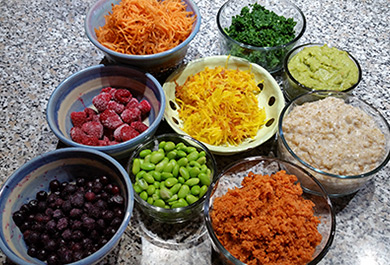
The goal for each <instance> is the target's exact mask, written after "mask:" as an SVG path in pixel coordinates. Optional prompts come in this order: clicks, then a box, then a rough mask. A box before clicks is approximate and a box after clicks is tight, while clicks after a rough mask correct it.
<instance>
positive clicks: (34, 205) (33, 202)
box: [28, 200, 38, 212]
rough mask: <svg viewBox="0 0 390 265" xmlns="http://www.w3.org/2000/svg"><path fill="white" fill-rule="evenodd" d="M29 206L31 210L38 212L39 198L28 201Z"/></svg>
mask: <svg viewBox="0 0 390 265" xmlns="http://www.w3.org/2000/svg"><path fill="white" fill-rule="evenodd" d="M28 207H29V208H30V211H31V212H36V211H37V210H38V200H31V201H29V202H28Z"/></svg>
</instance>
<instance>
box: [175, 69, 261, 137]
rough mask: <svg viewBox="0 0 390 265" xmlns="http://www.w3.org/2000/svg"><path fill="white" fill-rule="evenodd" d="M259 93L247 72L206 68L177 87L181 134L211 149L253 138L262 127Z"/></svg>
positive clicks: (253, 79)
mask: <svg viewBox="0 0 390 265" xmlns="http://www.w3.org/2000/svg"><path fill="white" fill-rule="evenodd" d="M258 93H260V89H259V87H258V86H257V84H256V81H255V77H254V74H253V73H252V72H251V71H250V70H246V71H243V70H239V69H228V68H227V67H222V66H219V67H216V68H214V69H210V68H208V67H206V68H205V69H204V70H203V71H200V72H199V73H197V74H195V75H193V76H190V77H188V78H187V80H186V82H185V83H184V84H183V85H182V86H180V85H178V84H176V102H177V103H178V105H179V107H180V109H179V118H180V119H181V120H182V121H183V128H182V129H183V131H185V132H186V133H188V134H189V135H191V136H192V137H194V138H195V139H197V140H199V141H202V142H205V143H208V144H212V145H223V144H230V145H238V144H240V143H242V141H243V140H245V139H246V138H253V137H255V136H256V135H257V132H258V130H259V129H260V128H261V127H262V126H263V125H264V123H265V118H266V115H265V109H264V108H261V107H259V106H258V100H257V94H258Z"/></svg>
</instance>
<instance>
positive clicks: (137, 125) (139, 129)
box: [130, 121, 149, 133]
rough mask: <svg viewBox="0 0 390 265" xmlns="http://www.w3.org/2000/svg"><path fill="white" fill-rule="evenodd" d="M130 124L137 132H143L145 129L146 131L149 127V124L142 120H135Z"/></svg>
mask: <svg viewBox="0 0 390 265" xmlns="http://www.w3.org/2000/svg"><path fill="white" fill-rule="evenodd" d="M130 126H131V127H132V128H134V129H135V130H136V131H137V132H139V133H143V132H144V131H146V130H147V129H148V128H149V127H148V125H146V124H145V123H143V122H142V121H133V122H132V123H131V124H130Z"/></svg>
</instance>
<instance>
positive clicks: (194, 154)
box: [187, 150, 199, 161]
mask: <svg viewBox="0 0 390 265" xmlns="http://www.w3.org/2000/svg"><path fill="white" fill-rule="evenodd" d="M198 156H199V153H198V151H196V150H195V151H193V152H191V153H189V154H188V155H187V158H188V161H192V160H197V159H198Z"/></svg>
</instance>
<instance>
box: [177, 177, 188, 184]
mask: <svg viewBox="0 0 390 265" xmlns="http://www.w3.org/2000/svg"><path fill="white" fill-rule="evenodd" d="M177 180H178V181H179V183H181V184H184V182H186V180H185V179H184V178H183V177H181V176H180V177H178V178H177Z"/></svg>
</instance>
